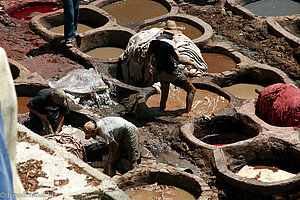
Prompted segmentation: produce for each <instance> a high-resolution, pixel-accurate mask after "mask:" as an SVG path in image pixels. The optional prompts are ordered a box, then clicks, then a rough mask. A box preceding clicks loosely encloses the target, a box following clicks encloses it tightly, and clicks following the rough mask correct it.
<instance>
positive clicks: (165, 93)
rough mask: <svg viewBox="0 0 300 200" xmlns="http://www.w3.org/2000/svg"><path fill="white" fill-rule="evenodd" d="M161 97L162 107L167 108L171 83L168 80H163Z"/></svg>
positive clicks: (162, 108)
mask: <svg viewBox="0 0 300 200" xmlns="http://www.w3.org/2000/svg"><path fill="white" fill-rule="evenodd" d="M160 84H161V98H160V109H161V110H165V109H166V104H167V99H168V95H169V88H170V84H169V83H167V82H161V83H160Z"/></svg>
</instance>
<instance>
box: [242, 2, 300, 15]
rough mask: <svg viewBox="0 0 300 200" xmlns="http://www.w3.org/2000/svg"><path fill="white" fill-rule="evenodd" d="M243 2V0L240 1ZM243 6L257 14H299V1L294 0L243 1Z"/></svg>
mask: <svg viewBox="0 0 300 200" xmlns="http://www.w3.org/2000/svg"><path fill="white" fill-rule="evenodd" d="M242 2H243V1H242ZM244 2H245V4H242V5H243V7H245V8H247V9H248V10H250V11H251V12H252V13H254V14H256V15H259V16H289V15H294V14H299V10H300V3H299V2H298V1H294V0H258V1H254V2H252V1H250V2H252V3H249V1H244Z"/></svg>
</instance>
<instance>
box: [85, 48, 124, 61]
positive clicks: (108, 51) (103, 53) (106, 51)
mask: <svg viewBox="0 0 300 200" xmlns="http://www.w3.org/2000/svg"><path fill="white" fill-rule="evenodd" d="M123 52H124V49H122V48H118V47H100V48H96V49H93V50H90V51H86V52H85V54H87V55H89V56H91V57H94V58H100V59H111V58H114V59H117V58H119V56H120V55H121V54H122V53H123Z"/></svg>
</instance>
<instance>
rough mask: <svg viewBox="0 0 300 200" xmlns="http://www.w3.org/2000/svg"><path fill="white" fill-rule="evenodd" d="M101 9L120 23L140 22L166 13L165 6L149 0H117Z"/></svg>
mask: <svg viewBox="0 0 300 200" xmlns="http://www.w3.org/2000/svg"><path fill="white" fill-rule="evenodd" d="M102 9H103V10H105V11H106V12H108V13H109V14H111V15H112V16H114V17H115V18H116V19H117V20H118V22H119V23H120V24H122V25H123V24H126V22H140V21H144V20H146V19H150V18H153V17H157V16H160V15H164V14H166V13H168V10H167V8H166V7H164V6H163V5H162V4H160V3H158V2H155V1H151V0H125V1H118V2H116V3H112V4H109V5H106V6H104V7H102Z"/></svg>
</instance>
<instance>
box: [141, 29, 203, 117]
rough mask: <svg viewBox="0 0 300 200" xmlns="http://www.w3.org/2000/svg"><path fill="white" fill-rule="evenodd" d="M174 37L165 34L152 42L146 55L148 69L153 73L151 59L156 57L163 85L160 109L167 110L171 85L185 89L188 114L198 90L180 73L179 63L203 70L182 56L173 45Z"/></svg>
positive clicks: (167, 33)
mask: <svg viewBox="0 0 300 200" xmlns="http://www.w3.org/2000/svg"><path fill="white" fill-rule="evenodd" d="M172 39H173V36H172V33H171V32H170V31H168V32H164V33H163V34H162V35H161V36H159V37H158V38H156V39H155V40H152V41H151V42H150V45H149V48H148V51H147V53H146V57H145V61H146V67H147V70H148V72H149V73H150V74H152V73H153V70H154V68H153V66H152V64H151V57H152V56H153V55H154V58H155V62H156V70H157V73H158V79H159V81H160V83H161V99H160V109H161V110H165V108H166V102H167V99H168V95H169V88H170V83H172V84H174V85H176V86H178V87H180V88H183V89H184V90H185V91H186V92H187V96H186V112H187V113H188V112H189V111H190V110H191V108H192V104H193V100H194V96H195V92H196V88H195V87H194V86H193V84H192V83H191V82H190V81H189V80H188V78H187V76H186V75H185V74H184V73H183V72H181V71H180V69H179V67H178V66H177V63H180V64H184V65H191V66H192V67H194V68H196V69H198V70H201V69H200V68H199V67H198V65H197V64H196V63H194V62H192V61H190V60H188V59H186V58H184V57H182V56H180V55H179V54H178V53H177V52H176V51H175V50H174V47H173V45H172V43H173V41H172Z"/></svg>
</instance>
